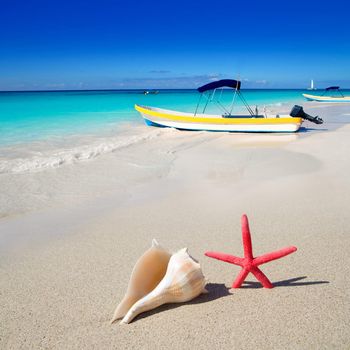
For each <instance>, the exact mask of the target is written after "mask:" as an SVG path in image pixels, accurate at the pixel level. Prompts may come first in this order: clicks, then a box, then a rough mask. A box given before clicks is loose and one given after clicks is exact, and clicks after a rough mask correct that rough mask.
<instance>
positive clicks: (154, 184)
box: [0, 106, 350, 349]
mask: <svg viewBox="0 0 350 350" xmlns="http://www.w3.org/2000/svg"><path fill="white" fill-rule="evenodd" d="M322 108H323V106H322ZM343 110H344V108H343V107H341V108H339V107H338V106H337V107H329V108H328V109H327V111H328V113H329V116H328V117H327V120H329V121H330V120H333V121H335V126H334V128H330V130H327V131H322V130H321V131H317V132H311V133H303V134H301V135H296V134H293V135H251V134H243V135H242V134H237V135H230V134H210V133H209V134H208V133H191V132H186V133H183V132H178V131H169V130H166V131H164V132H162V134H161V135H160V136H159V137H155V138H153V139H151V140H148V141H144V142H141V143H136V144H134V145H132V146H130V147H128V148H124V149H119V150H118V151H116V152H111V153H108V154H104V155H103V156H101V157H98V158H95V159H94V160H92V161H87V162H80V163H76V164H74V165H68V166H66V167H60V168H56V169H47V170H45V171H42V172H37V173H31V174H25V176H24V175H23V174H18V175H12V178H10V177H8V178H7V182H4V181H3V180H4V177H0V181H1V180H2V181H3V183H2V185H3V188H4V189H5V192H4V193H5V194H6V193H7V198H6V200H4V196H3V200H4V202H3V204H2V207H3V208H4V206H3V205H5V204H6V205H8V208H9V210H8V212H10V211H11V210H10V209H11V208H12V209H13V208H15V210H17V212H16V213H17V214H16V215H14V214H11V215H10V216H8V217H7V218H2V219H0V239H1V240H2V241H1V242H2V245H1V253H0V256H1V260H0V266H1V270H0V273H1V278H0V288H1V290H2V293H1V294H0V305H2V310H1V316H0V321H1V322H0V324H1V326H0V347H2V348H7V349H17V348H23V347H26V346H28V344H30V346H31V347H35V348H50V349H55V348H57V349H59V348H70V349H81V348H84V349H89V348H96V347H98V348H100V349H105V348H106V349H107V348H111V347H113V346H116V347H120V348H126V347H127V348H140V347H141V348H142V347H143V348H145V347H146V348H151V347H155V346H158V347H164V348H182V347H185V346H188V344H191V345H192V346H195V347H196V348H200V349H207V348H213V347H224V346H230V347H236V348H246V349H253V348H257V347H258V348H261V349H268V348H274V349H278V348H286V349H305V348H308V349H319V348H324V349H326V348H327V349H328V348H329V349H331V348H337V349H346V348H347V346H348V345H349V343H350V319H349V316H348V315H349V312H350V299H349V290H350V289H349V288H350V280H349V277H348V276H350V274H349V272H350V271H349V269H350V258H349V254H348V251H349V249H350V238H349V235H348V233H349V231H350V224H349V220H348V212H347V211H348V207H349V205H350V183H349V180H348V174H349V171H350V166H349V162H348V149H349V147H350V141H349V140H350V139H349V134H350V126H349V125H344V124H346V121H344V123H342V124H337V120H338V119H339V115H342V114H343V113H344V111H343ZM315 111H316V112H317V109H313V110H307V112H310V114H313V113H315ZM321 117H322V115H321ZM326 126H327V124H326ZM290 136H296V137H295V138H294V137H292V138H291V137H290ZM11 185H12V187H11ZM16 191H17V192H16ZM11 194H12V196H14V195H16V196H17V197H13V198H11ZM11 206H12V207H11ZM21 208H22V209H21ZM26 208H31V210H29V211H26ZM21 210H22V211H21ZM23 211H24V212H26V214H20V213H21V212H23ZM243 213H246V214H247V215H248V217H249V219H250V226H251V232H252V237H253V245H254V251H255V254H257V255H260V254H261V253H264V252H268V251H272V250H276V249H279V248H282V247H284V246H287V245H295V246H296V247H297V248H298V251H297V252H296V253H295V254H293V255H291V256H288V257H286V258H285V259H282V260H280V261H278V262H274V263H272V264H271V265H270V264H268V265H266V267H265V265H264V267H263V271H264V272H266V274H267V275H268V277H269V278H271V281H272V282H273V283H275V285H276V288H274V289H273V290H265V289H261V288H258V285H257V284H256V283H255V282H256V281H255V279H254V277H253V276H248V278H247V280H248V281H250V282H251V284H250V285H249V284H246V285H245V288H242V289H238V290H234V291H232V290H229V288H230V284H231V282H232V280H233V279H234V277H235V276H236V275H237V273H238V271H239V269H238V268H235V267H233V266H232V265H228V264H223V263H220V262H216V261H213V260H211V259H207V258H206V257H204V255H203V254H204V251H206V250H217V251H224V252H227V253H232V254H236V255H241V253H242V245H241V234H240V216H241V215H242V214H243ZM11 235H17V237H16V238H15V237H12V238H13V241H12V242H11V239H10V238H11ZM6 237H7V238H8V239H9V241H8V242H7V243H6V242H5V239H6ZM9 237H10V238H9ZM21 237H22V240H21ZM152 238H156V239H157V240H158V241H159V243H161V244H162V245H163V246H164V247H165V248H167V249H169V250H170V251H176V250H178V249H180V248H183V247H185V246H186V247H188V248H189V252H190V253H191V254H192V255H193V256H194V257H195V258H196V259H198V260H199V261H200V263H201V266H202V269H203V272H204V275H205V276H206V278H207V279H208V289H209V294H208V295H206V296H201V297H199V298H198V299H194V300H193V301H192V302H189V303H185V304H178V305H167V306H163V307H161V308H159V309H156V310H154V311H151V312H148V313H146V314H144V315H142V316H141V317H139V318H137V319H136V320H135V322H133V323H131V324H130V325H127V326H119V325H118V324H114V325H112V326H111V325H109V320H110V318H111V317H112V314H113V310H114V308H115V306H116V305H117V303H118V302H119V301H120V300H121V298H122V296H123V294H124V292H125V290H126V286H127V282H128V279H129V275H130V272H131V269H132V266H133V264H134V263H135V261H136V259H137V258H138V257H139V256H140V255H141V254H142V253H143V252H144V251H145V250H146V249H147V248H148V247H149V246H150V242H151V240H152ZM6 244H8V245H7V246H6ZM249 287H251V288H249ZM248 330H249V332H248Z"/></svg>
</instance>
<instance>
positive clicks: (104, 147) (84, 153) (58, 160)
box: [0, 129, 170, 174]
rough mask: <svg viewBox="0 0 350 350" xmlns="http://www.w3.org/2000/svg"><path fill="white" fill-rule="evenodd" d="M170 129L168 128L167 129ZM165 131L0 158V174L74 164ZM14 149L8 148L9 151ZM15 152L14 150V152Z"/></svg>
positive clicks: (152, 137) (123, 136)
mask: <svg viewBox="0 0 350 350" xmlns="http://www.w3.org/2000/svg"><path fill="white" fill-rule="evenodd" d="M167 131H170V129H167ZM164 132H166V131H165V129H155V130H152V131H147V132H143V133H141V134H138V135H127V136H125V135H122V136H118V137H105V138H101V139H100V138H99V139H98V140H94V141H92V142H90V143H89V144H83V145H79V146H74V147H68V148H59V149H57V148H56V149H54V150H50V151H49V152H48V151H44V150H43V151H40V152H38V151H36V152H35V155H33V152H29V154H30V155H29V156H28V157H12V158H9V159H4V158H3V159H1V158H0V174H20V173H27V172H37V171H42V170H45V169H48V168H58V167H60V166H62V165H67V164H74V163H77V162H80V161H87V160H91V159H94V158H96V157H98V156H100V155H103V154H106V153H111V152H115V151H117V150H118V149H121V148H125V147H129V146H131V145H134V144H137V143H139V142H143V141H147V140H151V139H154V138H156V137H158V136H160V135H161V134H162V133H164ZM11 151H14V149H12V150H10V151H9V152H8V153H11ZM14 153H16V152H14Z"/></svg>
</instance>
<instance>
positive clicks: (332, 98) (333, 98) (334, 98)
mask: <svg viewBox="0 0 350 350" xmlns="http://www.w3.org/2000/svg"><path fill="white" fill-rule="evenodd" d="M332 92H333V93H334V94H333V95H328V96H327V95H325V94H326V93H332ZM303 96H304V97H305V98H306V99H307V100H308V101H316V102H331V103H339V102H348V103H350V96H344V95H343V94H342V92H341V91H340V88H339V86H330V87H328V88H326V89H325V91H324V93H323V94H322V95H319V96H317V95H310V94H303Z"/></svg>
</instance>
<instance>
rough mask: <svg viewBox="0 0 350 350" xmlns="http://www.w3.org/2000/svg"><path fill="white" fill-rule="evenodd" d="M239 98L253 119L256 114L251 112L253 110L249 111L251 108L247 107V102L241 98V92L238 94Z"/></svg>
mask: <svg viewBox="0 0 350 350" xmlns="http://www.w3.org/2000/svg"><path fill="white" fill-rule="evenodd" d="M238 95H239V97H240V98H241V100H242V102H243V104H244V105H245V107H246V108H247V110H248V112H249V113H250V115H251V116H252V117H254V116H255V115H256V114H255V113H254V112H253V110H252V109H251V107H250V106H249V105H248V103H247V101H246V100H245V98H244V97H243V95H242V93H241V91H239V92H238Z"/></svg>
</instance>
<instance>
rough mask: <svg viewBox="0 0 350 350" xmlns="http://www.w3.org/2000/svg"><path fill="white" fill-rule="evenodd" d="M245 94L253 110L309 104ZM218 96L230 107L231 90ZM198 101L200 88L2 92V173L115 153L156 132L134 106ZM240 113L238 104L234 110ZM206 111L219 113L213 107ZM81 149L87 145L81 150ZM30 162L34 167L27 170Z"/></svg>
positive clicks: (282, 94)
mask: <svg viewBox="0 0 350 350" xmlns="http://www.w3.org/2000/svg"><path fill="white" fill-rule="evenodd" d="M242 92H243V94H244V96H245V98H246V100H247V102H248V103H249V104H250V106H251V107H252V108H253V109H255V106H256V105H258V106H259V108H264V106H265V107H266V109H267V110H271V111H272V112H277V113H278V112H279V110H280V111H281V109H284V110H286V109H289V108H290V106H292V105H294V104H297V103H299V104H303V103H305V102H306V101H305V100H304V98H303V97H302V95H301V94H302V93H303V92H306V91H305V90H242ZM219 95H220V91H217V92H216V97H221V100H222V101H223V103H228V104H229V103H230V101H231V99H232V91H229V90H224V91H223V92H222V96H219ZM198 98H199V93H198V92H197V90H159V93H158V94H148V95H144V94H143V91H142V90H114V91H55V92H0V173H1V172H8V171H9V169H13V166H14V163H13V162H14V161H15V164H16V166H17V167H19V168H18V169H22V170H23V169H24V170H26V169H27V168H28V169H29V170H30V169H36V168H41V167H45V166H56V165H57V164H61V163H65V162H66V161H67V159H70V160H72V159H73V160H74V161H75V160H76V159H78V158H79V157H81V158H82V159H86V158H90V157H92V156H95V155H96V154H100V153H103V152H104V151H106V152H107V151H109V150H110V149H112V150H113V149H115V148H116V147H118V145H119V144H123V145H124V144H127V142H128V141H127V137H129V138H130V137H133V138H134V139H135V134H134V133H133V131H135V130H137V134H139V133H140V130H141V132H143V131H144V132H145V133H149V132H150V131H151V129H154V128H151V127H147V126H146V125H144V123H143V120H142V118H141V116H140V115H139V114H138V112H136V111H135V109H134V104H135V103H137V104H141V105H149V106H155V107H161V108H167V109H174V110H179V111H184V112H192V111H194V110H195V108H196V105H197V102H198ZM242 109H243V107H242V103H240V102H238V104H237V106H236V107H235V109H234V112H237V111H240V110H242ZM207 112H208V113H215V112H219V113H220V110H219V109H218V107H216V106H215V105H214V104H211V105H210V107H209V108H208V110H207ZM82 140H83V141H82ZM107 141H108V142H107ZM106 142H107V143H106ZM77 146H79V147H84V149H83V151H82V150H81V149H78V150H77ZM90 146H91V147H90ZM89 147H90V148H89ZM62 149H64V152H62ZM50 152H51V153H50ZM53 154H55V155H56V157H53V159H54V160H52V155H53ZM57 154H59V156H57ZM40 157H41V158H42V159H41V158H40ZM48 157H49V158H50V159H51V162H47V158H48ZM28 159H31V165H30V166H29V167H27V166H23V164H25V163H26V161H27V160H28ZM33 159H34V160H33ZM45 159H46V160H45ZM27 165H28V164H27Z"/></svg>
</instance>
